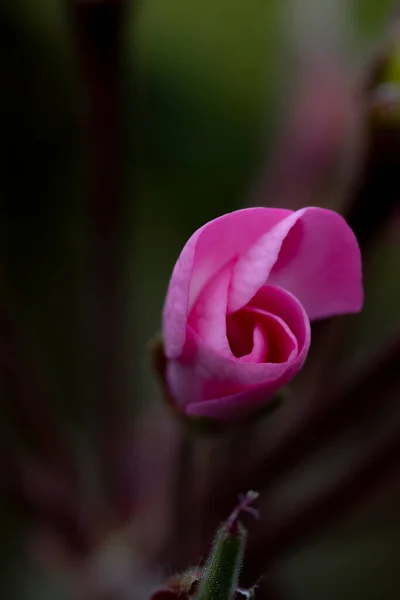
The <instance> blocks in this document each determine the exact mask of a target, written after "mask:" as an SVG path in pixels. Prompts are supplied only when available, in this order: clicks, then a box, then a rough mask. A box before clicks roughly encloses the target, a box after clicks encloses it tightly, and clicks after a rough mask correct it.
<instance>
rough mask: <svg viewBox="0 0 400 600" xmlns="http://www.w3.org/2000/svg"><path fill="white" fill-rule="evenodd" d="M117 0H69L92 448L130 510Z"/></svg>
mask: <svg viewBox="0 0 400 600" xmlns="http://www.w3.org/2000/svg"><path fill="white" fill-rule="evenodd" d="M123 5H124V2H123V0H113V1H103V2H96V1H84V0H81V1H75V2H72V6H73V8H74V17H75V25H76V27H75V31H76V42H77V53H78V62H79V64H80V67H81V69H82V73H83V77H84V84H85V92H86V102H87V115H86V118H85V119H84V121H83V126H84V132H85V134H86V141H87V149H88V153H89V157H88V163H89V164H88V167H89V190H88V193H89V207H90V217H91V226H92V228H93V231H92V233H93V270H94V282H93V304H92V312H93V326H94V344H93V349H94V354H95V357H94V358H95V363H94V373H95V389H94V406H95V407H96V409H97V411H98V414H99V415H100V423H99V426H100V451H101V454H100V455H101V457H102V460H103V464H104V465H105V469H106V477H107V478H108V480H109V481H107V483H110V484H111V487H112V490H113V491H112V495H113V502H114V505H115V506H116V507H117V509H119V510H120V511H122V512H123V513H125V512H130V510H131V494H132V485H131V481H130V473H129V471H128V468H127V465H126V463H127V461H126V456H125V444H124V439H125V437H126V430H127V427H126V420H127V419H126V417H127V415H126V409H127V406H126V381H125V377H126V371H125V364H124V360H125V352H124V350H125V349H124V336H123V333H124V332H125V331H126V318H125V307H124V288H125V282H124V277H123V273H122V267H123V256H124V248H123V244H122V241H123V237H124V236H123V233H124V231H123V225H124V222H125V212H124V209H125V206H124V203H123V198H122V189H121V187H122V186H121V135H120V126H121V123H120V114H119V109H120V102H119V50H120V34H121V24H122V17H123V8H124V6H123Z"/></svg>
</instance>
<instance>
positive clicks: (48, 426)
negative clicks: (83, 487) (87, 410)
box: [0, 285, 74, 479]
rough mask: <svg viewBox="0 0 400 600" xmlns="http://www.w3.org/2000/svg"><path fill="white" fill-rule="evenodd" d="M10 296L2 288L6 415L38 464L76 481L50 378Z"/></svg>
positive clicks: (0, 352)
mask: <svg viewBox="0 0 400 600" xmlns="http://www.w3.org/2000/svg"><path fill="white" fill-rule="evenodd" d="M6 296H7V290H6V289H5V286H4V285H2V286H1V297H2V300H1V303H0V375H1V377H2V381H3V386H4V388H3V404H4V407H5V411H6V413H7V415H8V416H9V418H10V421H11V423H12V424H13V427H14V429H15V430H16V432H17V434H18V435H19V436H20V437H21V439H22V440H23V443H24V444H26V445H27V447H28V448H29V451H30V452H31V453H32V454H33V455H35V456H36V457H37V459H38V460H41V461H42V462H43V463H45V464H47V465H48V466H49V467H51V468H55V469H58V470H59V471H61V472H62V473H63V474H64V476H66V477H67V478H68V479H70V478H73V472H74V467H73V465H72V457H71V456H70V453H69V451H68V448H67V445H66V443H65V442H64V440H63V439H62V427H61V423H60V422H59V419H58V418H57V415H56V410H57V404H56V398H54V396H53V395H52V393H51V391H50V384H49V381H48V378H47V374H46V373H44V371H43V369H42V368H40V365H39V364H38V362H37V361H36V360H35V359H34V357H33V352H34V351H33V349H31V348H30V347H29V344H28V342H27V339H26V336H24V335H23V334H22V331H21V328H20V327H19V326H18V323H17V319H16V315H15V314H14V312H13V311H12V310H10V308H9V306H7V305H6V300H5V299H6ZM10 305H11V302H10ZM30 350H31V351H30Z"/></svg>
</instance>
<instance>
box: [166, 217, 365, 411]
mask: <svg viewBox="0 0 400 600" xmlns="http://www.w3.org/2000/svg"><path fill="white" fill-rule="evenodd" d="M361 280H362V274H361V257H360V251H359V247H358V244H357V241H356V238H355V236H354V234H353V232H352V231H351V229H350V228H349V226H348V225H347V224H346V222H345V221H344V219H343V218H342V217H341V216H340V215H338V214H337V213H335V212H332V211H330V210H325V209H321V208H313V207H311V208H304V209H302V210H298V211H296V212H293V211H289V210H282V209H273V208H249V209H244V210H239V211H236V212H233V213H229V214H227V215H224V216H222V217H219V218H218V219H215V220H214V221H210V222H209V223H207V224H206V225H204V226H203V227H201V228H200V229H198V230H197V231H196V232H195V233H194V234H193V235H192V237H191V238H190V239H189V241H188V242H187V243H186V245H185V247H184V248H183V250H182V253H181V255H180V257H179V259H178V261H177V263H176V265H175V268H174V271H173V274H172V277H171V281H170V284H169V288H168V293H167V297H166V301H165V306H164V313H163V340H164V352H165V357H166V368H165V379H166V382H165V383H166V386H167V389H168V393H169V395H170V397H171V398H172V399H173V402H174V404H175V405H176V407H178V408H179V410H180V411H182V412H183V413H185V414H186V415H187V416H190V417H203V418H207V419H211V420H214V421H232V420H234V419H239V418H243V417H247V416H250V415H252V414H254V413H256V412H257V411H259V410H261V409H263V408H264V407H265V405H266V404H267V403H268V402H269V401H270V399H271V397H272V396H273V395H274V394H275V393H276V392H277V390H279V389H280V388H281V387H282V386H284V385H285V384H287V383H288V382H289V381H290V380H291V379H292V378H293V377H294V376H295V375H296V373H298V371H299V370H300V369H301V367H302V366H303V364H304V361H305V359H306V357H307V353H308V349H309V346H310V337H311V336H310V320H312V319H320V318H324V317H328V316H332V315H338V314H343V313H350V312H358V311H360V309H361V307H362V303H363V290H362V281H361Z"/></svg>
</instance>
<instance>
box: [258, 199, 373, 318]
mask: <svg viewBox="0 0 400 600" xmlns="http://www.w3.org/2000/svg"><path fill="white" fill-rule="evenodd" d="M299 213H301V214H300V215H299V218H298V220H297V221H296V223H295V224H294V225H293V227H292V228H291V230H290V231H289V233H288V235H287V236H286V238H285V240H284V242H283V244H282V247H281V251H280V254H279V258H278V260H277V262H276V263H275V265H274V267H273V269H272V271H271V273H270V276H269V278H268V283H270V284H271V285H278V286H281V287H283V288H285V289H286V290H288V291H290V292H291V293H292V294H294V295H295V296H296V297H297V298H298V299H299V300H300V302H301V303H302V305H303V306H304V308H305V309H306V311H307V313H308V315H309V317H310V319H319V318H324V317H329V316H332V315H338V314H343V313H351V312H358V311H360V310H361V308H362V304H363V288H362V266H361V254H360V249H359V247H358V243H357V240H356V237H355V235H354V233H353V231H352V230H351V229H350V227H349V226H348V225H347V223H346V221H345V220H344V219H343V217H341V216H340V215H338V214H337V213H335V212H333V211H330V210H326V209H322V208H307V209H304V210H302V211H299Z"/></svg>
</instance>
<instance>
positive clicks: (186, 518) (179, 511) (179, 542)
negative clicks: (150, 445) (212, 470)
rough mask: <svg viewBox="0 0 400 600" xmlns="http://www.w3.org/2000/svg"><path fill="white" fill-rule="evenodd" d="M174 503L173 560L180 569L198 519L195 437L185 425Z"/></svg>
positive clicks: (182, 432)
mask: <svg viewBox="0 0 400 600" xmlns="http://www.w3.org/2000/svg"><path fill="white" fill-rule="evenodd" d="M176 467H177V468H176V477H175V483H174V501H173V510H174V514H173V519H172V525H173V560H174V561H176V566H177V567H178V568H180V567H182V566H187V565H185V564H184V563H185V555H186V550H187V547H188V542H189V540H190V526H191V523H192V521H193V519H195V518H196V516H195V515H193V514H192V511H191V508H192V507H191V491H192V478H193V477H194V473H193V437H192V433H191V431H190V430H189V428H188V427H187V426H186V425H185V423H183V424H182V426H181V432H180V442H179V446H178V453H177V465H176Z"/></svg>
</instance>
